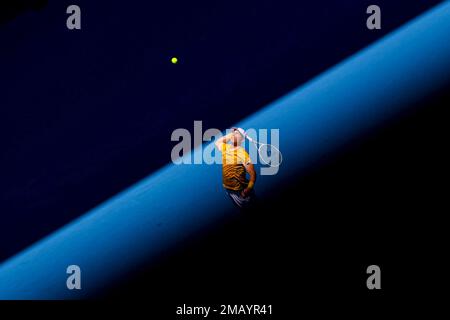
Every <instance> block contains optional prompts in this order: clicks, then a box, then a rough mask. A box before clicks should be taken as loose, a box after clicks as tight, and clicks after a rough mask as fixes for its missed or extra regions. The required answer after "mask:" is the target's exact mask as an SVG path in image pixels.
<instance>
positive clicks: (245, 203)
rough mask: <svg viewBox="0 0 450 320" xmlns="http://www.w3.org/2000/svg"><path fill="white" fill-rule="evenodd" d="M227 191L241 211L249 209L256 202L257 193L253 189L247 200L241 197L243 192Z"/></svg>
mask: <svg viewBox="0 0 450 320" xmlns="http://www.w3.org/2000/svg"><path fill="white" fill-rule="evenodd" d="M225 191H226V192H227V193H228V195H229V196H230V198H231V200H233V202H234V204H235V205H237V206H238V207H239V208H241V209H247V208H249V207H250V206H251V205H252V204H253V202H254V201H255V191H254V190H253V189H252V190H251V191H250V194H249V195H248V196H247V197H245V198H244V197H243V196H242V195H241V193H242V191H234V190H229V189H225Z"/></svg>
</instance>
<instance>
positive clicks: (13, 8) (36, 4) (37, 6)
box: [0, 0, 48, 25]
mask: <svg viewBox="0 0 450 320" xmlns="http://www.w3.org/2000/svg"><path fill="white" fill-rule="evenodd" d="M47 4H48V0H11V1H8V0H2V1H0V25H3V24H5V23H7V22H9V21H11V20H14V19H15V18H16V17H18V16H19V15H21V14H24V13H25V12H28V11H38V10H41V9H43V8H45V7H46V6H47Z"/></svg>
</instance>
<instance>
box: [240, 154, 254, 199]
mask: <svg viewBox="0 0 450 320" xmlns="http://www.w3.org/2000/svg"><path fill="white" fill-rule="evenodd" d="M244 167H245V170H246V171H247V173H248V174H249V176H250V179H249V181H248V186H247V188H245V189H244V190H242V196H243V197H246V196H248V195H249V193H250V192H251V191H252V189H253V186H254V185H255V182H256V170H255V166H254V165H253V163H251V162H250V161H249V162H247V163H245V164H244Z"/></svg>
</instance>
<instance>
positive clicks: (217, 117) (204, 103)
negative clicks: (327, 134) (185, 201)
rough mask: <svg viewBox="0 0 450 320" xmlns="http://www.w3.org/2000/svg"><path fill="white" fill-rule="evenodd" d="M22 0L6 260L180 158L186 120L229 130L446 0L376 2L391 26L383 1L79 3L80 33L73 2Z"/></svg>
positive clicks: (4, 221)
mask: <svg viewBox="0 0 450 320" xmlns="http://www.w3.org/2000/svg"><path fill="white" fill-rule="evenodd" d="M21 2H22V3H23V4H24V5H23V6H22V7H21V8H18V7H17V6H18V5H17V2H15V4H14V3H13V2H10V3H7V2H2V4H1V5H0V12H2V14H1V15H0V21H1V25H0V39H1V51H0V79H1V80H0V81H1V82H0V88H1V95H0V121H1V123H0V130H1V132H0V133H1V137H2V139H1V141H2V148H1V150H2V151H1V153H0V170H1V173H0V177H1V179H0V214H1V223H0V260H3V259H5V258H7V257H8V256H10V255H12V254H14V253H15V252H17V251H18V250H20V249H22V248H24V247H25V246H27V245H29V244H31V243H32V242H34V241H36V240H38V239H39V238H41V237H42V236H44V235H46V234H48V233H49V232H51V231H53V230H55V229H56V228H58V227H60V226H62V225H64V224H65V223H67V222H69V221H71V220H72V219H74V218H75V217H77V216H79V215H81V214H83V213H84V212H85V211H86V210H88V209H90V208H92V207H94V206H95V205H97V204H99V203H100V202H102V201H103V200H105V199H107V198H109V197H110V196H112V195H114V194H115V193H117V192H119V191H120V190H122V189H123V188H125V187H126V186H129V185H130V184H132V183H133V182H136V181H138V180H139V179H140V178H142V177H144V176H146V175H148V174H149V173H151V172H153V171H155V170H156V169H157V168H159V167H161V166H162V165H164V164H166V163H167V162H169V161H170V150H171V148H172V146H173V144H172V143H171V141H170V134H171V132H172V131H173V130H174V129H176V128H179V127H183V128H188V129H189V128H192V126H193V121H194V120H203V122H204V127H216V128H220V129H224V128H226V127H228V126H230V125H232V124H233V123H234V122H236V121H238V120H239V119H241V118H242V117H244V116H246V115H248V114H250V113H252V112H254V111H256V110H258V109H260V108H261V107H262V106H264V105H265V104H267V103H269V102H271V101H273V100H274V99H276V98H277V97H279V96H281V95H283V94H284V93H287V92H288V91H290V90H291V89H293V88H295V87H296V86H298V85H300V84H302V83H304V82H305V81H307V80H309V79H311V78H312V77H313V76H315V75H317V74H319V73H320V72H321V71H324V70H326V69H327V68H329V67H330V66H332V65H334V64H336V63H337V62H339V61H341V60H342V59H344V58H345V57H347V56H348V55H350V54H352V53H354V52H356V51H357V50H359V49H361V48H363V47H365V46H366V45H368V44H370V43H372V42H373V41H375V40H376V39H378V38H380V37H381V36H383V35H384V34H386V33H388V32H389V31H392V30H393V29H395V28H396V27H398V26H399V25H401V24H402V23H404V22H406V21H408V20H409V19H411V18H413V17H414V16H416V15H418V14H420V13H421V12H423V11H424V10H426V9H427V8H430V7H431V6H432V5H434V4H437V3H439V2H440V1H414V2H411V1H406V0H401V1H395V3H393V1H377V4H378V5H380V6H381V8H382V23H383V29H382V30H380V31H369V30H367V28H366V27H365V23H366V18H367V14H366V13H365V12H366V8H367V6H368V5H370V4H372V2H371V1H331V0H327V1H319V2H312V1H308V2H307V1H303V2H300V1H296V2H293V1H264V0H259V1H215V2H213V1H195V2H190V1H158V2H154V1H151V2H150V1H148V2H147V1H127V2H125V1H81V0H80V1H76V3H77V4H78V5H80V6H81V9H82V30H81V31H69V30H67V28H66V18H67V15H66V13H65V11H66V7H67V6H68V5H69V4H72V3H73V1H70V2H69V1H48V3H45V1H44V2H43V3H44V5H43V7H42V8H41V9H39V10H33V9H32V8H30V9H29V10H28V8H27V1H21ZM14 6H16V8H18V10H11V8H13V7H14ZM6 8H9V11H6ZM172 56H177V57H178V58H179V60H180V62H179V64H177V65H173V64H171V63H170V58H171V57H172Z"/></svg>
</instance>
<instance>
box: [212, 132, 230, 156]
mask: <svg viewBox="0 0 450 320" xmlns="http://www.w3.org/2000/svg"><path fill="white" fill-rule="evenodd" d="M233 135H234V132H231V133H229V134H227V135H224V136H223V137H221V138H219V139H217V140H216V142H214V145H215V146H216V148H217V149H219V150H220V151H222V145H223V144H224V143H227V142H228V141H229V140H231V137H233Z"/></svg>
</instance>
